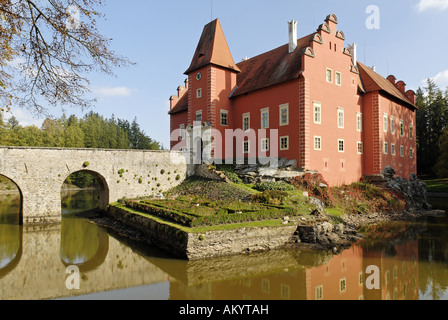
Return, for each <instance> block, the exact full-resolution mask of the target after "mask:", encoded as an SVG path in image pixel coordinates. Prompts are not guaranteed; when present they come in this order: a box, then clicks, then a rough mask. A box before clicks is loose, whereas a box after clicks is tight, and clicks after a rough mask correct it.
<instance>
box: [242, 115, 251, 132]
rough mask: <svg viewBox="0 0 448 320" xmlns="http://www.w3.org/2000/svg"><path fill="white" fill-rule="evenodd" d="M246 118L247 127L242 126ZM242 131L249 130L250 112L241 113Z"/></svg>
mask: <svg viewBox="0 0 448 320" xmlns="http://www.w3.org/2000/svg"><path fill="white" fill-rule="evenodd" d="M246 119H247V129H246V128H244V125H245V120H246ZM242 129H243V132H247V131H249V130H250V113H245V114H243V126H242Z"/></svg>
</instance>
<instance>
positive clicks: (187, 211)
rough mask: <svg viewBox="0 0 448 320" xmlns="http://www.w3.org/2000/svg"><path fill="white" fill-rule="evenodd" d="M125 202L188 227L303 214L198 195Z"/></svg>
mask: <svg viewBox="0 0 448 320" xmlns="http://www.w3.org/2000/svg"><path fill="white" fill-rule="evenodd" d="M125 205H126V206H128V207H130V208H133V209H136V210H139V211H141V212H144V213H148V214H151V215H155V216H158V217H161V218H163V219H166V220H169V221H172V222H175V223H177V224H180V225H183V226H186V227H202V226H214V225H223V224H232V223H242V222H251V221H262V220H270V219H278V218H283V217H285V216H297V215H299V214H300V213H299V212H298V210H297V209H296V208H293V207H283V206H274V205H261V204H258V203H246V202H239V201H238V202H237V203H229V202H224V201H208V200H203V199H199V198H194V197H192V198H190V197H182V198H179V199H176V200H149V199H148V200H128V201H126V202H125Z"/></svg>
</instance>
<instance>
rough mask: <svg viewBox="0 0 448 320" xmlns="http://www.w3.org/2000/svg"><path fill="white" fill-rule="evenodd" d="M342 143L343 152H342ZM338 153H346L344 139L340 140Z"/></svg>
mask: <svg viewBox="0 0 448 320" xmlns="http://www.w3.org/2000/svg"><path fill="white" fill-rule="evenodd" d="M341 142H342V150H341ZM338 152H339V153H344V152H345V140H344V139H338Z"/></svg>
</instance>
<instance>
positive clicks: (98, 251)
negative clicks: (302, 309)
mask: <svg viewBox="0 0 448 320" xmlns="http://www.w3.org/2000/svg"><path fill="white" fill-rule="evenodd" d="M63 196H64V201H63V212H62V215H63V221H62V224H61V225H54V226H45V227H22V226H18V225H16V224H14V218H13V217H14V216H15V214H14V210H15V209H14V208H15V203H17V202H16V200H14V198H13V197H12V196H6V195H2V199H1V200H2V204H6V203H8V204H9V209H8V210H9V212H10V214H9V218H8V219H3V221H5V222H4V224H1V225H0V229H1V231H0V289H1V290H0V299H2V300H15V299H20V300H49V299H86V300H93V299H106V300H108V299H120V300H126V299H133V300H235V299H236V300H250V299H254V300H315V299H322V300H339V299H341V300H359V299H365V300H386V299H391V300H403V299H405V300H428V299H429V300H438V299H448V256H447V255H446V252H448V232H447V231H448V218H446V217H438V218H436V217H429V218H425V219H424V220H421V221H418V222H417V223H413V224H394V225H391V226H388V227H386V228H385V229H383V230H388V231H389V230H393V231H394V232H395V233H396V234H398V235H399V236H398V237H394V239H393V240H388V241H373V240H369V239H367V240H364V241H362V242H360V243H357V244H355V245H353V246H352V247H351V248H349V249H347V250H344V251H342V252H341V253H338V254H333V253H328V252H325V251H314V250H298V249H288V250H286V249H285V250H275V251H270V252H266V253H257V254H250V255H239V256H232V257H222V258H216V259H207V260H199V261H190V262H188V261H184V260H179V259H177V258H175V257H173V256H170V255H169V254H168V253H166V252H163V251H160V250H158V249H156V248H150V247H147V246H142V245H141V244H139V243H135V242H132V241H129V240H127V239H126V238H124V237H122V236H120V235H116V234H113V233H112V232H110V231H107V230H104V229H102V228H100V227H98V226H96V225H94V224H92V223H91V222H90V221H87V220H84V219H81V218H77V217H75V216H74V215H73V213H77V212H82V211H83V210H86V209H89V207H94V206H95V201H96V200H97V196H96V194H95V191H83V192H79V191H66V192H65V194H64V195H63ZM2 207H3V208H2V216H3V217H5V216H8V215H6V214H5V212H6V209H5V206H2ZM415 230H417V231H415ZM381 232H382V231H381V230H380V231H379V233H381ZM73 265H75V266H77V267H78V268H79V270H80V289H79V290H70V289H67V285H66V280H67V277H68V276H69V274H67V273H66V270H67V267H69V266H73ZM372 265H373V266H377V267H378V268H379V271H380V282H381V286H380V289H379V290H369V289H367V287H366V285H365V282H366V276H368V274H366V269H367V268H368V267H369V266H372ZM218 270H219V271H218Z"/></svg>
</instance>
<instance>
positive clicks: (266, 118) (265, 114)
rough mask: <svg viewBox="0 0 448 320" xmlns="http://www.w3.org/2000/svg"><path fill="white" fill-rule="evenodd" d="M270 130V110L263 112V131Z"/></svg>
mask: <svg viewBox="0 0 448 320" xmlns="http://www.w3.org/2000/svg"><path fill="white" fill-rule="evenodd" d="M268 128H269V108H266V109H263V110H261V129H268Z"/></svg>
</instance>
